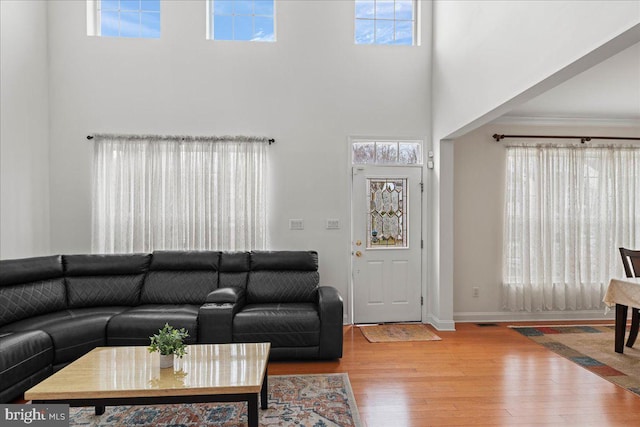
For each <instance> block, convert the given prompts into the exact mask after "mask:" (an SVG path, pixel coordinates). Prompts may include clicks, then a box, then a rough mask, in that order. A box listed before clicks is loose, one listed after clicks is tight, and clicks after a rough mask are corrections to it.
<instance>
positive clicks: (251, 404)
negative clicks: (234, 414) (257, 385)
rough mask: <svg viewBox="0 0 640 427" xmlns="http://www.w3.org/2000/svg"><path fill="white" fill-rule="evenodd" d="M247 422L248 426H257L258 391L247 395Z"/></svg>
mask: <svg viewBox="0 0 640 427" xmlns="http://www.w3.org/2000/svg"><path fill="white" fill-rule="evenodd" d="M247 423H248V424H249V427H258V393H256V394H252V395H250V396H249V397H247Z"/></svg>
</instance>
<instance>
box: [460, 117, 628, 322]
mask: <svg viewBox="0 0 640 427" xmlns="http://www.w3.org/2000/svg"><path fill="white" fill-rule="evenodd" d="M639 132H640V129H639V128H638V127H637V126H635V127H633V126H632V127H619V126H618V127H604V126H602V125H600V126H593V125H591V126H590V125H587V124H581V125H579V126H578V125H562V126H560V125H555V126H551V125H549V124H546V125H536V126H534V125H529V126H525V125H514V124H489V125H485V126H482V127H480V128H478V129H476V130H475V131H473V132H470V133H468V134H467V135H465V136H463V137H460V138H458V139H456V140H455V142H454V147H455V155H454V162H455V165H456V169H455V174H454V182H455V184H454V195H455V196H454V212H455V215H454V248H455V249H454V256H453V262H454V269H453V271H454V274H453V283H454V286H453V288H454V289H453V293H454V301H453V305H454V317H455V319H456V320H458V321H495V320H513V319H542V318H547V319H569V318H582V319H585V318H594V319H602V318H604V317H603V312H602V311H595V312H593V311H591V312H589V311H584V312H550V313H543V314H540V313H511V312H505V311H503V310H502V293H501V283H502V235H503V219H504V212H503V210H504V186H505V182H504V178H505V176H504V175H505V161H506V158H505V149H504V145H505V144H504V143H497V142H495V140H494V139H493V138H492V135H493V134H495V133H498V134H520V135H591V136H597V135H606V136H638V134H639ZM607 143H611V142H610V141H608V142H607ZM592 144H597V142H593V143H592ZM473 287H478V288H479V296H478V297H477V298H476V297H473V295H472V292H473ZM609 317H611V316H609Z"/></svg>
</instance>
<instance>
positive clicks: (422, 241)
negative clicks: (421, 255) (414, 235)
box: [420, 240, 424, 249]
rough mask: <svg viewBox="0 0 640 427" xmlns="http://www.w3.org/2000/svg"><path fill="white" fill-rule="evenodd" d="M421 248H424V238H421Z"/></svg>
mask: <svg viewBox="0 0 640 427" xmlns="http://www.w3.org/2000/svg"><path fill="white" fill-rule="evenodd" d="M420 249H424V240H420Z"/></svg>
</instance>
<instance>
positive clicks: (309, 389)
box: [69, 374, 362, 427]
mask: <svg viewBox="0 0 640 427" xmlns="http://www.w3.org/2000/svg"><path fill="white" fill-rule="evenodd" d="M258 417H259V420H258V423H259V425H261V426H278V427H299V426H323V427H341V426H344V427H348V426H354V427H359V426H361V425H362V423H361V421H360V416H359V414H358V407H357V406H356V402H355V399H354V397H353V391H352V390H351V384H350V383H349V376H348V375H347V374H320V375H273V376H271V375H270V376H269V408H268V409H265V410H262V409H258ZM69 418H70V419H69V425H70V426H159V427H176V426H180V427H200V426H217V427H230V426H234V427H236V426H246V425H247V404H246V403H191V404H176V405H149V406H144V405H139V406H107V407H106V408H105V412H104V414H102V415H95V412H94V408H70V412H69Z"/></svg>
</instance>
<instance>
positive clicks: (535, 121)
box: [492, 115, 640, 128]
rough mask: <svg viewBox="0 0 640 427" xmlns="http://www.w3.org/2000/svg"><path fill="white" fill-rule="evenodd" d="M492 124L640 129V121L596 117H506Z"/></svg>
mask: <svg viewBox="0 0 640 427" xmlns="http://www.w3.org/2000/svg"><path fill="white" fill-rule="evenodd" d="M492 123H493V124H501V125H533V126H591V127H596V126H597V127H620V128H640V119H612V118H594V117H544V116H511V115H504V116H501V117H498V118H497V119H495V120H494V121H493V122H492Z"/></svg>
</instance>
